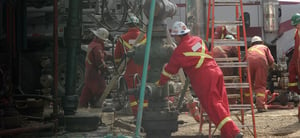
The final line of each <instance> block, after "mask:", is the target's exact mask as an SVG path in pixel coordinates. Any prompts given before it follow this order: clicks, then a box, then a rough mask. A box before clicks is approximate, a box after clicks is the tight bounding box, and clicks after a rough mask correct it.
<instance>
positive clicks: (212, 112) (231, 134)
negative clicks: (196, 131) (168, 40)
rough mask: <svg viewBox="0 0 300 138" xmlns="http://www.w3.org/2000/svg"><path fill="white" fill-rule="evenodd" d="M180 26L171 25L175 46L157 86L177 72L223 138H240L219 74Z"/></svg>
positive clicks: (197, 42)
mask: <svg viewBox="0 0 300 138" xmlns="http://www.w3.org/2000/svg"><path fill="white" fill-rule="evenodd" d="M189 32H190V30H189V29H188V28H187V27H186V25H185V24H184V23H183V22H179V21H177V22H175V23H174V25H173V27H172V31H171V35H172V36H173V37H174V39H175V41H176V42H177V43H178V46H177V47H176V49H175V50H174V52H173V54H172V56H171V58H170V61H169V63H167V64H166V66H164V68H163V71H162V74H161V77H160V80H159V81H157V82H156V84H157V85H158V86H161V85H164V84H166V83H167V81H168V80H169V79H170V77H172V75H175V74H176V73H177V72H178V70H179V69H180V68H182V69H183V71H184V72H185V73H186V74H187V76H188V77H189V79H190V82H191V85H192V88H193V90H194V92H195V94H196V95H197V97H198V98H199V101H200V104H201V106H202V107H203V109H204V110H205V112H206V113H207V114H208V116H209V119H210V120H211V121H212V122H213V123H214V124H215V125H216V126H217V128H218V129H219V130H221V136H222V137H224V138H235V137H236V138H239V137H243V134H242V133H241V132H240V130H239V128H238V127H237V126H236V124H235V123H234V122H233V120H232V119H231V118H230V111H229V105H228V99H227V93H226V88H225V85H224V80H223V73H222V71H221V69H220V68H219V66H218V65H217V63H216V61H215V60H214V59H213V58H212V57H211V56H210V55H209V53H208V52H209V51H208V49H207V47H206V45H205V43H204V41H203V40H202V39H201V38H200V37H196V36H191V35H190V34H189Z"/></svg>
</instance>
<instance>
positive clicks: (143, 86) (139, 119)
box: [135, 0, 156, 138]
mask: <svg viewBox="0 0 300 138" xmlns="http://www.w3.org/2000/svg"><path fill="white" fill-rule="evenodd" d="M155 2H156V0H152V1H151V5H150V16H149V24H148V29H147V36H148V38H147V42H146V50H145V59H144V65H143V75H142V84H141V90H140V98H139V106H138V114H137V121H136V130H135V137H136V138H138V137H139V135H140V128H141V124H142V123H141V122H142V114H143V104H144V95H145V89H146V79H147V69H148V64H149V55H150V46H151V39H152V37H151V36H152V27H153V20H154V11H155Z"/></svg>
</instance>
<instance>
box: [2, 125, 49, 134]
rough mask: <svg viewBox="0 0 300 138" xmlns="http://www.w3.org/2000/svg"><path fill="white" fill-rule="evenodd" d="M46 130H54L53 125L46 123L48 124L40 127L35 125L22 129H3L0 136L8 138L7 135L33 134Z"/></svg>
mask: <svg viewBox="0 0 300 138" xmlns="http://www.w3.org/2000/svg"><path fill="white" fill-rule="evenodd" d="M48 128H52V129H53V128H54V123H48V124H42V125H36V126H31V127H22V128H14V129H5V130H1V131H0V136H8V135H15V134H21V133H26V132H33V131H38V130H43V129H48Z"/></svg>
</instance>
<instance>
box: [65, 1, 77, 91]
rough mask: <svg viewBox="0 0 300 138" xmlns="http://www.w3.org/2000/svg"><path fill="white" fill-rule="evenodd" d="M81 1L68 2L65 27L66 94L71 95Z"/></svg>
mask: <svg viewBox="0 0 300 138" xmlns="http://www.w3.org/2000/svg"><path fill="white" fill-rule="evenodd" d="M80 3H81V1H72V2H70V3H69V10H68V23H67V29H66V31H67V32H66V42H67V43H66V46H67V74H66V75H67V76H66V77H67V78H66V95H73V94H74V92H75V80H76V77H75V76H76V75H75V72H76V57H77V56H76V52H77V49H78V48H79V47H80V31H81V29H80V19H81V17H80V15H81V11H80V10H81V4H80Z"/></svg>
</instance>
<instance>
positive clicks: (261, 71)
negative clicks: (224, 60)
mask: <svg viewBox="0 0 300 138" xmlns="http://www.w3.org/2000/svg"><path fill="white" fill-rule="evenodd" d="M245 60H246V61H247V62H248V65H249V69H250V76H251V83H252V84H251V86H252V89H253V92H255V96H256V103H255V104H256V108H257V111H258V112H265V111H267V106H266V103H265V92H266V86H267V77H268V71H269V68H273V67H274V58H273V56H272V54H271V51H270V49H269V48H268V47H267V46H266V45H264V44H263V40H262V39H261V37H259V36H254V37H252V39H251V47H250V48H249V49H248V52H247V55H246V57H245ZM249 96H250V92H249V90H247V91H246V92H245V102H247V99H250V97H249ZM248 102H249V101H248Z"/></svg>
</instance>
